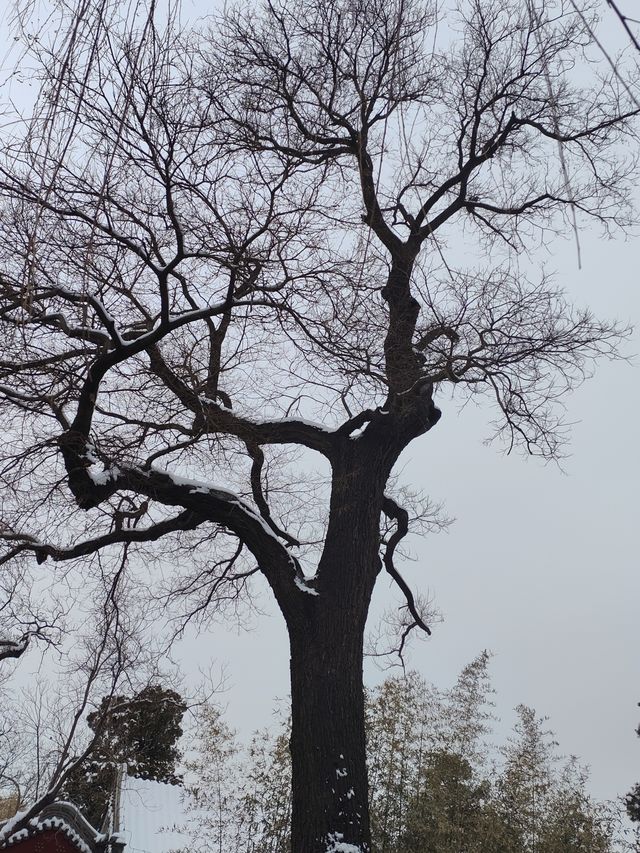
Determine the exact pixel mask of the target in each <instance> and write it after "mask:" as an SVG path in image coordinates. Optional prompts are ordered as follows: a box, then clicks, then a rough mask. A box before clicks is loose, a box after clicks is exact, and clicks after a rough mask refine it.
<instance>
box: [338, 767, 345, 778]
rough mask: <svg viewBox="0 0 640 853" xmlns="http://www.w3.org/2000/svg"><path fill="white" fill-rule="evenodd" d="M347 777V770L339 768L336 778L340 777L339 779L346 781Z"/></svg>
mask: <svg viewBox="0 0 640 853" xmlns="http://www.w3.org/2000/svg"><path fill="white" fill-rule="evenodd" d="M346 775H347V768H346V767H338V768H337V770H336V776H337V777H338V779H344V777H345V776H346Z"/></svg>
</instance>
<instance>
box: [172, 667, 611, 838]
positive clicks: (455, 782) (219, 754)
mask: <svg viewBox="0 0 640 853" xmlns="http://www.w3.org/2000/svg"><path fill="white" fill-rule="evenodd" d="M488 664H489V655H488V654H486V653H482V654H481V655H479V656H478V657H477V658H476V659H475V660H473V661H472V662H471V663H470V664H469V665H468V666H466V667H465V668H464V669H463V671H462V672H461V674H460V677H459V678H458V680H457V682H456V684H455V685H454V686H453V687H452V688H451V689H450V690H448V691H439V690H437V689H436V688H435V687H433V685H430V684H428V683H427V682H426V681H425V680H424V679H423V678H422V677H421V676H420V675H418V674H417V673H408V674H406V675H404V676H403V677H400V678H388V679H386V680H385V681H384V682H383V683H382V684H381V685H379V686H378V687H376V688H375V689H373V690H370V691H369V693H368V695H367V705H366V710H367V715H366V723H367V752H368V764H369V775H370V779H371V791H370V797H371V800H370V808H371V816H372V837H373V850H375V851H376V853H612V851H613V849H614V842H613V840H612V837H613V834H614V831H613V829H614V827H613V823H612V822H611V821H610V819H609V818H610V815H608V814H607V813H606V812H605V811H604V810H603V807H602V804H598V803H595V802H594V801H593V800H592V799H591V798H590V797H589V796H588V795H587V793H586V784H587V774H586V772H585V771H584V769H582V768H581V767H580V766H579V765H578V763H577V762H576V760H575V759H572V760H571V761H569V762H566V763H564V764H563V763H562V762H561V760H560V759H559V758H558V756H557V755H556V746H557V744H556V742H555V741H554V739H553V736H552V734H551V732H549V731H548V730H547V728H546V724H545V720H544V718H540V717H538V716H537V715H536V713H535V712H534V711H533V710H532V709H530V708H527V707H525V706H519V707H518V708H517V714H518V719H517V723H516V726H515V730H514V733H513V736H512V737H511V738H510V739H509V740H508V742H507V743H506V744H505V746H504V747H503V748H502V749H501V750H499V751H498V753H497V754H496V751H495V749H493V750H492V749H491V747H490V745H489V743H488V738H489V735H490V734H491V733H492V731H491V730H492V726H491V724H492V721H493V719H494V718H493V714H492V703H491V696H492V693H493V691H492V688H491V683H490V679H489V674H488ZM206 722H207V721H206V720H205V723H206ZM208 725H209V729H208V732H205V734H204V739H203V740H202V742H201V744H200V749H201V755H200V757H199V759H198V760H197V761H196V762H195V763H193V764H192V765H191V768H190V769H191V772H192V773H193V774H195V776H196V777H197V779H198V782H197V785H196V787H195V789H194V790H195V792H196V796H195V797H192V802H193V808H194V818H195V820H194V832H193V836H194V840H193V844H192V845H191V847H190V848H189V853H192V851H194V850H197V851H201V850H202V851H203V853H204V850H206V851H207V853H208V851H209V850H211V849H212V847H213V848H214V849H216V850H219V851H224V853H288V851H289V850H290V837H289V831H288V825H289V815H290V808H291V799H290V794H289V782H290V773H291V762H290V755H289V749H288V743H289V733H290V722H289V719H288V717H283V718H282V719H281V725H280V728H279V729H278V730H277V731H275V732H274V731H269V730H265V731H263V732H260V733H258V734H256V735H255V736H254V737H253V739H252V740H251V743H250V744H249V746H248V748H247V749H246V750H244V751H243V750H242V749H240V748H239V747H238V746H237V744H236V743H235V740H234V737H233V733H232V732H230V730H229V729H228V728H227V727H226V726H225V725H224V723H223V722H222V719H221V716H220V713H219V712H218V711H215V710H211V711H210V720H209V722H208ZM192 793H193V790H192ZM614 822H615V821H614ZM203 827H206V829H207V831H206V832H204V833H203V831H202V829H203ZM204 838H206V839H207V840H206V842H205V841H204V840H203V839H204ZM212 839H217V844H212V843H211V840H212ZM615 849H617V848H615Z"/></svg>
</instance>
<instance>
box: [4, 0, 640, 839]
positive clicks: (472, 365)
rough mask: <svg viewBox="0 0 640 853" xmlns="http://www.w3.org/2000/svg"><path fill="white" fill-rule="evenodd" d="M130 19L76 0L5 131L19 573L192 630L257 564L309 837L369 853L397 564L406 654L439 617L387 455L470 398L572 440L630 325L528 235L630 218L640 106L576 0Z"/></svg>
mask: <svg viewBox="0 0 640 853" xmlns="http://www.w3.org/2000/svg"><path fill="white" fill-rule="evenodd" d="M114 8H115V6H113V7H112V6H110V5H109V4H108V3H106V2H104V0H103V2H101V3H98V2H97V0H96V2H95V3H86V4H84V5H83V10H82V14H79V15H76V16H75V18H74V19H73V25H74V26H75V30H73V27H72V28H71V29H67V30H64V29H59V31H61V32H65V33H69V32H73V34H74V35H73V39H71V38H70V37H69V39H67V42H65V45H66V47H65V50H63V51H62V53H60V56H61V57H62V59H60V58H59V56H57V55H56V51H55V50H54V49H52V50H51V51H47V49H46V48H45V46H44V44H43V41H44V40H40V42H39V43H38V45H37V47H36V49H37V51H38V52H39V57H40V59H41V69H42V70H41V72H40V73H41V74H42V77H43V88H42V94H41V97H40V100H39V101H38V104H37V105H36V111H35V118H34V119H33V120H32V121H31V123H30V124H29V126H28V129H27V132H26V134H24V133H21V132H20V131H19V130H17V131H16V126H15V125H11V126H9V127H8V129H7V130H6V132H5V140H4V146H5V152H6V153H5V157H4V160H3V161H2V165H1V166H0V192H1V193H2V198H3V203H2V209H1V213H0V217H1V222H2V234H3V240H2V246H1V248H0V252H1V253H2V261H1V268H0V269H1V270H2V271H1V273H0V292H1V294H2V297H1V298H2V307H1V309H0V317H1V319H2V324H3V341H4V354H3V356H2V360H1V362H0V392H1V394H2V405H3V416H4V419H5V420H4V423H5V424H6V427H5V428H6V429H7V435H8V436H9V440H8V441H7V443H6V446H5V448H4V454H5V460H6V461H5V462H4V464H3V466H2V468H0V471H1V472H2V478H3V486H4V489H5V494H6V499H5V501H4V504H3V525H4V526H3V536H4V539H5V542H6V551H5V556H4V557H3V558H2V559H3V564H4V566H12V565H13V566H14V567H15V566H19V570H16V569H15V568H14V571H18V575H20V576H22V573H24V575H25V576H26V575H28V574H29V573H30V572H36V573H37V575H36V576H37V577H38V578H43V577H50V578H54V577H58V576H59V573H61V572H62V571H63V570H62V567H66V571H65V572H64V573H63V577H64V578H66V579H67V583H68V584H71V585H72V586H73V583H74V580H73V579H74V578H75V579H76V585H77V586H79V587H81V589H80V590H79V591H80V592H86V590H87V589H91V585H92V584H93V583H96V582H97V583H98V584H103V587H104V582H105V579H106V580H107V581H109V578H116V577H117V578H118V579H119V581H118V582H119V583H121V584H123V585H124V586H123V588H127V589H130V590H131V591H132V592H136V593H137V594H138V595H143V596H147V597H148V599H149V601H150V602H152V601H153V600H156V601H160V602H163V603H164V604H165V605H166V606H167V607H168V611H169V613H170V615H171V617H172V618H175V619H177V620H178V622H177V627H176V630H178V631H179V629H180V626H181V625H183V624H184V620H189V619H195V620H206V619H207V618H209V617H210V615H211V614H212V613H213V612H220V611H221V610H225V609H226V610H227V611H229V612H230V614H231V615H233V614H235V613H236V612H237V608H238V607H239V606H240V605H239V602H240V601H241V599H242V598H243V596H244V593H245V592H246V591H249V590H250V589H251V586H252V585H253V584H255V583H256V582H257V581H258V579H259V578H260V577H262V578H263V579H264V580H265V581H266V583H267V585H268V587H269V588H270V590H271V592H272V594H273V595H274V597H275V599H276V601H277V603H278V606H279V608H280V610H281V612H282V614H283V617H284V619H285V621H286V625H287V629H288V632H289V637H290V647H291V690H292V722H293V726H292V737H291V753H292V766H293V816H292V844H293V849H294V850H295V851H297V853H320V851H323V853H325V851H341V853H355V851H367V850H369V849H370V830H369V817H368V807H367V777H366V766H365V750H364V721H363V714H364V710H363V688H362V653H363V632H364V628H365V622H366V618H367V612H368V608H369V602H370V598H371V594H372V591H373V588H374V585H375V583H376V579H377V577H378V575H379V573H380V571H381V570H382V569H384V570H385V571H386V572H388V573H389V575H390V576H391V577H392V578H393V579H394V580H395V582H396V583H397V585H398V587H399V590H400V593H401V595H402V597H403V604H402V615H403V619H402V624H401V626H400V632H401V633H400V636H399V638H398V644H399V648H400V649H402V647H403V645H404V642H405V640H406V637H407V636H408V634H409V632H411V631H412V630H413V629H414V628H418V629H422V630H423V631H428V630H429V628H428V625H427V624H426V619H425V615H424V613H423V612H422V611H421V609H420V605H419V598H417V597H415V596H414V594H413V593H412V591H411V590H410V589H409V587H408V585H407V584H406V583H405V582H404V580H403V579H402V576H401V574H400V573H399V569H398V566H397V560H396V559H395V557H396V555H397V548H398V546H399V545H400V544H401V542H402V540H403V539H404V537H405V536H406V534H407V531H408V530H409V526H410V521H411V519H410V517H409V513H408V512H407V510H406V509H405V508H403V505H402V500H401V498H400V497H399V496H398V495H397V494H395V495H394V494H392V493H391V491H390V488H389V485H388V484H389V482H390V477H391V475H392V471H393V468H394V465H395V463H396V461H397V460H398V458H399V456H400V454H401V453H402V452H403V450H404V449H405V448H407V447H408V445H409V444H410V443H411V442H413V441H414V440H416V439H418V438H420V437H422V436H424V435H425V434H426V433H427V432H428V431H429V430H430V429H432V428H433V427H434V426H435V425H436V424H437V423H438V422H439V420H440V416H441V412H440V409H439V408H438V407H436V405H435V402H434V395H435V394H436V393H437V394H438V395H439V396H440V397H441V398H442V399H446V396H445V395H446V393H447V389H448V390H449V392H451V393H452V394H453V395H454V397H455V398H456V400H460V401H462V400H464V399H465V397H466V396H468V395H486V396H487V397H488V398H489V399H490V400H492V401H493V402H494V403H495V405H496V412H497V415H496V421H495V436H496V437H497V438H498V439H503V440H504V441H505V442H506V447H507V448H508V449H511V448H512V447H516V446H519V447H521V448H523V449H524V450H525V451H526V452H528V453H534V454H540V455H542V456H544V457H547V458H554V457H556V456H557V455H558V454H559V452H560V451H561V447H562V442H563V440H564V438H565V437H566V436H565V431H564V428H563V423H562V419H561V414H562V412H561V410H560V409H559V404H560V402H561V400H562V399H563V397H564V394H565V392H567V391H568V390H570V389H571V388H572V387H573V386H574V385H575V384H576V383H578V382H580V381H581V380H582V379H583V378H584V377H585V376H586V375H587V374H588V372H589V370H590V369H591V365H592V362H593V360H594V359H596V358H597V357H599V356H610V357H613V356H615V355H616V346H617V344H618V342H619V340H620V336H621V335H623V334H624V332H625V330H624V329H622V328H620V327H618V326H617V325H615V324H612V323H606V322H600V321H598V320H596V319H595V318H594V317H593V316H592V315H591V314H590V313H589V312H588V311H586V310H582V309H580V310H577V309H573V308H572V307H571V306H570V305H568V304H567V302H566V301H565V299H564V298H563V295H562V293H561V292H560V291H558V290H556V289H554V287H553V285H552V283H551V282H550V281H549V280H547V279H546V278H545V277H544V276H542V275H538V274H534V273H532V274H531V277H530V278H529V277H527V275H526V274H525V273H524V272H523V271H522V268H523V267H525V266H526V265H525V264H519V263H518V262H517V257H518V255H519V254H521V253H523V252H526V251H528V250H529V249H530V248H533V247H535V245H536V243H537V242H540V241H543V242H546V241H547V240H549V239H550V238H551V237H552V236H553V235H554V233H556V231H557V230H563V229H565V228H571V227H574V226H575V227H576V228H577V227H578V226H579V224H580V223H581V222H582V221H584V220H587V219H590V220H594V221H595V222H596V223H600V224H601V225H602V227H603V228H604V229H605V230H606V231H610V230H614V229H616V228H619V227H624V226H625V225H626V224H627V223H628V222H629V219H630V211H629V208H628V203H627V198H628V193H627V187H628V184H629V180H630V179H631V178H632V177H633V175H634V168H635V157H634V156H633V155H629V154H628V153H627V152H629V151H633V150H634V149H633V148H632V146H631V145H630V142H633V144H634V145H635V141H636V136H635V130H634V124H633V119H634V117H635V115H636V113H637V112H638V110H637V108H636V106H635V104H634V103H633V99H632V98H631V97H630V95H629V93H628V92H627V91H626V90H623V91H621V90H620V87H619V86H618V85H617V80H616V78H615V76H614V77H612V78H607V76H606V74H602V73H601V69H600V68H599V67H598V66H597V64H595V62H594V61H593V60H594V57H597V46H594V43H593V39H592V36H591V34H590V33H591V32H592V26H594V24H593V22H592V21H591V19H590V18H589V13H588V11H587V10H585V9H582V8H581V9H580V13H579V14H578V13H577V12H576V11H575V10H574V9H573V6H572V4H571V3H570V2H564V0H548V1H547V0H545V2H542V0H530V2H528V3H522V2H519V0H506V1H505V2H501V3H498V2H494V0H467V2H464V3H462V4H461V5H460V7H459V8H450V9H448V10H447V12H446V15H445V16H444V18H443V19H442V20H439V17H438V9H437V4H435V3H433V4H431V3H429V2H424V3H422V2H417V0H394V2H387V0H384V2H382V0H369V2H359V0H331V2H326V0H309V2H308V3H305V4H300V3H293V2H290V0H270V1H269V2H267V3H265V4H264V5H263V6H262V7H261V8H260V9H259V10H258V11H247V12H243V11H230V12H229V13H227V14H225V15H224V16H223V17H221V18H220V19H219V20H216V21H215V24H214V25H213V26H212V27H211V28H210V29H206V28H200V29H197V28H194V29H192V30H190V31H188V32H185V31H180V30H179V29H178V28H177V25H176V23H175V20H174V19H173V18H172V17H171V16H169V22H168V24H166V25H165V24H160V23H158V22H157V21H156V20H155V19H154V16H153V13H152V14H150V15H147V16H146V17H145V18H144V19H143V20H142V22H141V23H140V25H139V26H138V25H137V24H135V21H134V22H133V23H132V20H131V19H130V18H129V17H127V16H126V15H125V16H124V18H125V19H124V20H119V18H118V15H116V14H114V13H113V9H114ZM151 8H152V12H153V7H151ZM87 10H89V12H90V11H91V10H93V12H94V13H95V18H91V16H90V15H89V13H88V11H87ZM109 10H111V12H110V14H111V17H110V16H109V14H108V12H109ZM82 15H84V16H85V17H84V18H83V17H82ZM87 16H88V17H87ZM87 21H89V22H90V23H91V22H92V21H93V23H95V26H92V25H91V26H89V25H87ZM585 22H587V23H586V24H585ZM83 34H84V35H83ZM448 245H453V246H454V247H455V253H454V252H449V251H448V250H447V247H448ZM454 254H455V256H456V257H460V256H464V257H465V258H466V259H467V260H466V261H465V262H460V263H454V262H453V260H452V257H453V256H454ZM481 258H484V261H481V260H479V259H481ZM318 460H319V461H318ZM317 465H320V469H319V471H316V469H315V466H317ZM308 472H315V473H313V474H310V473H308ZM170 566H172V567H173V568H172V572H171V573H169V568H170ZM50 567H53V568H50ZM48 572H51V573H52V574H50V575H49V574H47V573H48ZM68 579H71V580H68ZM78 579H80V582H78ZM108 586H109V583H108V582H107V584H106V588H107V589H108ZM180 619H182V620H183V621H182V622H181V621H180Z"/></svg>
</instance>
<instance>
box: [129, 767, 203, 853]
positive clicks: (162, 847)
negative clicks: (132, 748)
mask: <svg viewBox="0 0 640 853" xmlns="http://www.w3.org/2000/svg"><path fill="white" fill-rule="evenodd" d="M182 799H183V798H182V788H180V787H179V786H178V785H165V784H164V783H162V782H153V781H151V780H149V779H135V778H134V777H132V776H125V778H124V779H123V783H122V792H121V795H120V820H119V824H120V826H119V835H120V837H121V839H122V840H123V841H125V842H126V847H125V851H126V853H170V851H175V850H178V849H180V848H183V849H187V850H188V849H189V848H190V838H189V836H188V835H187V833H186V832H185V831H184V827H185V825H186V823H187V812H186V808H185V806H184V804H183V801H182Z"/></svg>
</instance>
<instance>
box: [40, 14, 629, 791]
mask: <svg viewBox="0 0 640 853" xmlns="http://www.w3.org/2000/svg"><path fill="white" fill-rule="evenodd" d="M187 5H189V6H191V4H187ZM202 5H204V4H202ZM193 8H194V9H198V8H199V4H193ZM208 10H209V9H207V11H208ZM615 31H616V27H615V22H614V21H611V26H609V27H608V28H607V30H606V34H607V35H608V36H609V38H610V39H611V38H613V37H614V36H613V34H614V32H615ZM580 239H581V244H582V267H583V268H582V270H578V267H577V260H576V252H575V246H574V244H573V242H572V241H571V240H566V241H562V242H558V243H557V244H554V247H553V250H552V252H551V253H550V255H548V256H547V257H546V258H545V263H546V264H547V266H548V267H549V268H554V269H556V270H557V271H558V277H557V282H558V284H559V285H561V286H563V287H564V288H566V290H567V291H568V293H569V294H570V295H571V297H572V299H573V300H574V301H575V302H576V303H577V304H579V305H589V306H591V307H592V308H593V309H594V311H595V312H596V313H597V314H598V315H600V316H603V317H612V316H613V317H617V318H620V319H621V320H624V321H631V322H634V323H635V324H636V325H638V324H639V323H640V289H639V288H638V267H639V261H640V253H639V250H638V242H637V240H629V241H627V242H623V241H621V240H616V241H615V242H613V241H607V240H603V239H601V238H600V237H599V235H598V233H597V232H596V231H583V232H581V235H580ZM639 351H640V337H639V336H638V335H637V334H636V335H635V336H634V339H633V340H632V341H631V342H629V344H628V346H627V352H628V353H629V354H633V353H637V352H639ZM438 403H439V405H440V406H441V408H442V410H443V418H442V420H441V422H440V423H439V424H438V426H437V427H436V428H435V429H434V430H433V431H431V432H430V433H429V434H428V435H427V436H425V437H423V438H422V439H421V440H419V441H417V442H416V443H414V445H413V446H412V447H411V448H410V450H411V453H410V455H409V456H407V457H405V458H403V460H402V462H403V464H404V469H405V474H404V479H405V481H406V482H410V483H412V484H414V485H416V486H417V487H419V488H421V489H422V490H424V491H425V492H426V493H427V494H429V495H430V496H431V497H432V498H433V499H434V500H436V501H442V502H444V504H445V510H446V512H447V513H448V514H449V515H451V516H453V517H455V519H456V522H455V524H454V525H453V526H452V527H451V528H450V529H449V531H448V532H447V533H442V534H439V535H434V536H430V537H427V538H425V539H424V540H422V541H419V542H414V543H413V544H414V550H415V552H416V555H417V557H418V559H417V561H416V562H415V563H411V564H407V565H406V566H405V568H404V571H405V574H406V576H407V577H408V578H410V579H411V580H413V581H414V584H415V586H417V587H420V588H422V589H423V590H428V591H429V592H430V593H432V594H433V596H434V597H435V600H436V604H437V606H438V608H439V609H440V611H441V612H442V614H443V615H444V622H443V623H442V624H438V625H436V626H435V630H434V634H433V638H432V639H431V640H429V641H428V642H426V643H419V644H416V645H414V647H413V651H412V654H411V656H410V658H409V665H410V666H411V667H414V668H416V669H418V670H419V671H420V672H421V673H422V674H423V675H424V676H425V677H426V678H427V679H429V680H432V681H433V682H435V683H436V684H438V685H441V686H446V685H449V684H451V683H452V682H453V681H454V679H455V678H456V676H457V674H458V672H459V671H460V669H461V668H462V667H463V666H464V665H465V664H466V663H467V662H469V661H470V660H471V659H472V658H473V657H475V655H477V654H478V652H480V651H481V650H482V649H485V648H486V649H489V650H491V651H492V652H493V653H494V655H495V657H494V660H493V663H492V666H491V672H492V675H493V679H494V686H495V688H496V690H497V696H496V703H497V713H498V714H499V716H501V717H502V718H503V720H504V722H505V725H506V726H507V727H508V726H509V725H510V724H511V722H512V721H513V715H512V708H513V707H514V706H515V705H516V704H518V703H521V702H522V703H525V704H528V705H531V706H534V707H535V708H536V709H537V711H538V712H539V713H540V714H544V715H548V717H549V718H550V726H551V727H552V728H553V729H554V730H555V732H556V733H557V735H558V740H559V742H560V748H561V750H562V751H563V752H564V753H567V754H576V755H578V756H579V757H580V759H581V760H582V761H584V762H585V763H587V764H589V765H590V766H591V768H592V790H593V792H594V793H595V794H597V795H598V796H603V797H610V796H614V795H615V794H617V793H623V792H624V791H626V790H627V789H628V788H629V787H630V785H631V784H632V783H634V782H636V781H640V739H638V738H636V737H635V735H634V728H635V726H636V725H637V724H638V722H640V708H638V707H637V706H636V703H637V702H638V701H640V663H639V660H640V655H639V653H638V649H640V636H639V631H638V627H637V611H638V603H639V602H640V572H638V566H637V563H638V558H637V551H638V530H639V528H640V513H639V512H638V505H639V502H638V480H639V479H640V464H639V463H640V459H639V450H638V440H637V438H636V436H637V432H638V428H637V421H638V419H639V416H640V373H639V362H638V360H637V359H635V360H634V361H633V362H632V364H631V365H629V364H625V363H617V364H602V365H601V366H600V369H599V371H598V373H597V375H596V377H595V378H594V379H592V380H590V381H589V382H588V383H587V384H585V385H584V386H583V387H582V388H581V389H580V390H579V391H578V392H576V393H575V394H574V395H573V396H572V397H570V398H569V399H568V400H567V405H568V419H569V420H571V421H573V422H575V426H574V429H573V436H572V441H571V445H570V453H571V456H570V457H569V458H567V459H565V461H564V464H563V470H562V471H561V470H560V469H559V468H557V467H555V466H553V465H544V464H542V463H541V462H539V461H537V460H533V459H530V460H526V459H523V458H522V456H521V455H518V454H515V453H514V454H513V455H511V456H504V455H502V454H501V452H500V448H499V447H497V446H492V447H486V446H484V445H483V438H484V437H485V436H486V435H487V434H488V432H489V429H488V426H487V421H488V419H489V412H488V410H487V409H483V408H476V407H474V406H473V405H470V406H468V407H467V408H465V409H464V410H463V411H462V412H459V411H458V408H457V406H456V404H455V403H454V402H451V401H448V400H447V399H443V398H440V399H439V400H438ZM388 599H389V593H388V584H387V582H386V580H385V578H384V577H381V580H380V582H379V588H378V591H377V596H376V601H375V607H374V610H377V611H379V610H380V609H382V607H383V606H384V605H385V604H386V603H387V602H388ZM262 604H263V606H264V608H265V610H266V611H267V613H266V615H265V616H264V617H261V618H259V619H257V620H256V621H255V630H253V631H251V632H248V633H240V634H237V633H236V632H234V631H233V630H225V629H224V628H222V627H216V628H215V629H212V630H211V631H210V632H207V633H203V634H201V635H200V636H199V637H198V638H197V639H195V638H190V639H189V640H187V641H185V642H184V643H183V644H182V647H181V648H180V649H179V650H178V654H179V656H180V657H181V658H182V660H183V661H185V664H186V666H187V668H188V669H189V670H190V671H191V672H192V680H193V681H195V680H197V678H198V667H202V668H203V669H206V668H207V667H208V665H209V663H210V661H211V659H212V658H213V660H214V661H215V662H217V664H218V665H224V666H226V669H227V672H228V675H229V690H228V692H227V693H226V694H225V696H224V697H223V699H224V701H226V702H227V703H228V707H229V719H230V721H231V723H232V725H234V726H235V727H236V728H238V729H239V730H240V731H241V732H243V733H246V732H248V731H250V730H251V729H253V728H257V727H260V726H263V725H264V724H265V723H266V722H267V721H268V719H269V715H270V711H271V708H272V706H273V703H274V699H275V698H276V697H281V696H284V695H286V694H287V692H288V649H287V642H286V635H285V631H284V625H283V622H282V620H281V618H280V616H279V615H278V614H277V613H276V612H275V610H274V609H273V606H272V605H271V604H270V603H269V599H268V597H267V596H266V595H265V596H264V598H263V601H262ZM34 666H37V661H36V662H34ZM382 677H383V675H382V674H381V673H380V672H379V671H378V670H376V669H375V668H374V667H373V666H372V665H370V664H367V679H368V680H369V682H374V681H376V680H379V679H380V678H382Z"/></svg>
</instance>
